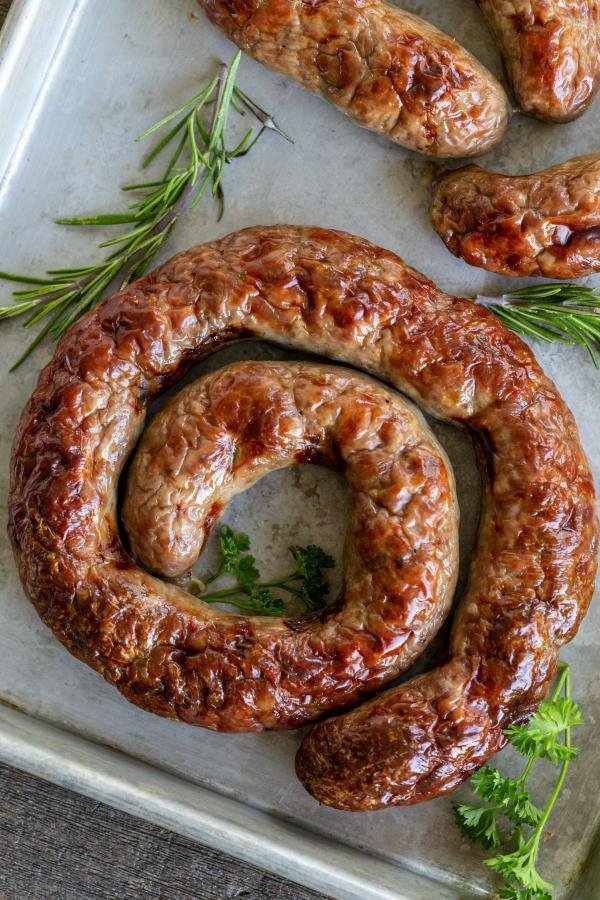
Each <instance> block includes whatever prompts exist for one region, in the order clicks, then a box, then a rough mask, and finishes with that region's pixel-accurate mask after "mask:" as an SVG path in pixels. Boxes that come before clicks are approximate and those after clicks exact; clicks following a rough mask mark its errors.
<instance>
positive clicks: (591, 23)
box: [476, 0, 600, 122]
mask: <svg viewBox="0 0 600 900" xmlns="http://www.w3.org/2000/svg"><path fill="white" fill-rule="evenodd" d="M476 2H477V3H478V4H479V6H480V7H481V8H482V10H483V11H484V13H485V14H486V16H487V17H488V19H489V21H490V24H491V26H492V29H493V31H494V33H495V34H496V37H497V38H498V41H499V43H500V47H501V50H502V55H503V57H504V64H505V66H506V71H507V73H508V77H509V79H510V82H511V84H512V87H513V90H514V92H515V96H516V98H517V102H518V103H519V106H520V107H521V109H522V110H523V112H525V113H527V114H528V115H531V116H535V117H536V118H538V119H545V120H550V121H552V122H569V121H570V120H571V119H575V118H577V116H580V115H581V114H582V113H583V112H585V110H586V109H587V108H588V106H589V105H590V103H591V102H592V100H593V99H594V96H595V95H596V92H597V90H598V87H600V0H476Z"/></svg>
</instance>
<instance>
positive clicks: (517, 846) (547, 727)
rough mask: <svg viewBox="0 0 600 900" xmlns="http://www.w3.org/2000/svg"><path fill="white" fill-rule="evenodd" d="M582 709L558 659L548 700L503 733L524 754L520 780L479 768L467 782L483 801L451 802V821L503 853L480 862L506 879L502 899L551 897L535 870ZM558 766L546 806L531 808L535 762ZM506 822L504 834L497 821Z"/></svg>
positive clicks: (571, 754)
mask: <svg viewBox="0 0 600 900" xmlns="http://www.w3.org/2000/svg"><path fill="white" fill-rule="evenodd" d="M582 723H583V718H582V716H581V710H580V709H579V707H578V705H577V704H576V703H575V701H574V700H572V699H571V673H570V669H569V666H568V665H567V664H566V663H560V665H559V669H558V678H557V680H556V683H555V685H554V689H553V691H552V693H551V695H550V697H549V698H548V699H547V700H544V702H543V703H541V704H540V707H539V709H538V711H537V712H536V713H534V714H533V716H532V717H531V718H530V719H529V722H527V724H525V725H511V726H510V727H509V728H507V729H506V731H505V732H504V733H505V735H506V737H507V738H508V739H509V741H510V742H511V744H512V745H513V746H514V747H515V749H516V750H518V752H519V753H521V754H522V755H523V756H525V757H526V758H527V762H526V764H525V767H524V769H523V771H522V773H521V775H520V776H519V778H516V779H515V778H504V777H503V776H502V775H501V774H500V772H499V771H498V770H497V769H492V768H490V767H489V766H484V767H483V768H482V769H479V771H478V772H476V773H475V774H474V775H473V776H472V778H471V781H470V784H471V787H472V788H473V790H474V791H475V793H476V794H477V795H478V796H479V797H480V798H481V799H482V800H483V801H484V802H485V805H479V804H469V803H454V804H453V806H454V812H455V816H456V822H457V824H458V826H459V828H460V829H461V831H462V832H463V834H465V835H466V836H467V837H469V838H470V839H471V840H473V841H476V842H477V843H479V844H482V845H483V846H484V847H486V848H494V849H499V848H501V847H503V845H504V850H505V852H503V853H499V854H497V855H496V856H492V857H490V858H489V859H486V860H484V862H485V864H486V865H487V866H489V867H490V868H491V869H493V870H494V871H495V872H498V873H499V874H500V875H502V876H503V877H504V879H505V883H504V885H503V887H502V888H501V890H500V892H499V896H500V897H502V898H503V900H551V898H552V891H553V886H552V885H551V884H549V883H548V882H547V881H545V880H544V879H543V878H542V876H541V875H540V874H539V872H538V870H537V857H538V852H539V848H540V842H541V840H542V837H543V834H544V829H545V827H546V824H547V822H548V819H549V818H550V814H551V812H552V809H553V808H554V804H555V803H556V800H557V798H558V795H559V793H560V790H561V788H562V786H563V784H564V781H565V778H566V775H567V770H568V768H569V763H570V762H571V760H572V759H573V757H574V756H576V755H577V753H578V752H579V751H578V750H577V748H576V747H573V746H572V744H571V728H572V727H573V726H574V725H581V724H582ZM540 759H544V760H547V761H548V762H550V763H553V764H554V765H558V766H560V769H559V771H558V776H557V778H556V781H555V784H554V787H553V789H552V791H551V793H550V797H549V798H548V800H547V802H546V804H545V806H544V807H543V808H539V807H537V806H535V805H534V804H533V803H532V801H531V799H530V796H529V794H528V792H527V789H526V784H527V779H528V778H529V775H530V774H531V770H532V769H533V766H534V765H535V763H536V761H537V760H540ZM503 823H504V824H508V825H510V831H509V832H508V834H506V836H503V834H502V830H501V828H502V824H503Z"/></svg>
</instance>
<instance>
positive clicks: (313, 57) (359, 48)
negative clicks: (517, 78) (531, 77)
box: [199, 0, 508, 157]
mask: <svg viewBox="0 0 600 900" xmlns="http://www.w3.org/2000/svg"><path fill="white" fill-rule="evenodd" d="M199 2H200V5H201V6H202V8H203V9H204V10H205V12H206V14H207V15H208V17H209V18H210V20H211V21H212V22H214V23H215V24H216V25H218V26H219V28H221V29H222V30H223V31H224V32H225V34H226V35H227V36H228V37H230V38H231V39H232V40H233V41H235V43H236V44H237V45H238V47H240V48H241V49H242V50H244V51H245V52H246V53H248V54H249V55H250V56H253V57H254V58H255V59H257V60H258V61H259V62H261V63H264V64H265V65H266V66H268V67H269V68H270V69H273V70H274V71H275V72H280V73H281V74H283V75H287V76H288V78H292V79H293V80H294V81H297V82H298V83H299V84H301V85H302V86H303V87H305V88H307V89H308V90H309V91H312V93H314V94H319V95H320V96H321V97H323V98H324V99H326V100H329V101H330V102H331V103H333V104H334V106H337V107H338V109H341V110H342V111H343V112H345V113H346V114H347V115H349V116H350V117H351V118H352V119H354V121H355V122H357V123H358V124H359V125H362V126H364V127H365V128H370V129H371V130H372V131H375V132H377V133H378V134H383V135H385V136H386V137H388V138H390V139H391V140H393V141H396V142H397V143H399V144H402V145H403V146H404V147H409V148H410V149H412V150H418V151H420V152H422V153H428V154H431V155H434V156H446V157H449V156H477V155H478V154H481V153H485V152H486V151H488V150H489V149H490V148H491V147H493V146H494V145H495V144H496V143H498V141H499V140H500V139H501V138H502V136H503V134H504V132H505V130H506V126H507V124H508V102H507V99H506V95H505V93H504V90H503V88H502V87H501V85H500V84H499V82H498V81H496V79H495V78H494V77H493V76H492V75H491V74H490V73H489V72H488V71H487V69H485V68H484V67H483V66H482V65H480V63H478V62H477V60H476V59H475V58H474V57H473V56H471V54H470V53H468V52H467V51H466V50H465V49H464V48H463V47H461V46H460V44H458V43H457V42H456V41H455V40H454V39H453V38H451V37H450V36H449V35H447V34H444V33H443V32H442V31H439V30H438V29H437V28H434V26H433V25H431V24H430V23H429V22H426V21H425V20H424V19H420V18H419V17H418V16H414V15H412V14H410V13H407V12H404V10H401V9H398V8H397V7H396V6H393V5H391V4H389V3H385V2H383V0H317V2H306V0H199Z"/></svg>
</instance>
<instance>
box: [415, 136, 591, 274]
mask: <svg viewBox="0 0 600 900" xmlns="http://www.w3.org/2000/svg"><path fill="white" fill-rule="evenodd" d="M431 222H432V225H433V227H434V229H435V230H436V231H437V233H438V234H439V236H440V237H441V238H442V240H443V241H444V243H445V244H446V246H447V247H448V249H449V250H450V251H451V252H452V253H453V254H454V255H455V256H459V257H462V259H464V260H465V262H468V263H469V264H470V265H472V266H479V267H480V268H482V269H487V270H488V271H490V272H498V273H499V274H500V275H519V276H522V275H528V276H540V277H544V278H560V279H564V278H582V277H584V276H585V275H591V274H592V273H593V272H599V271H600V154H598V153H595V154H591V155H589V156H580V157H577V158H576V159H570V160H568V161H567V162H564V163H560V164H559V165H557V166H553V167H552V168H550V169H545V170H544V171H542V172H535V173H534V174H533V175H517V176H510V175H501V174H499V173H496V172H487V171H486V170H485V169H481V168H479V166H467V167H466V168H464V169H459V170H458V171H456V172H451V173H449V174H448V175H445V176H444V177H443V178H441V179H440V180H439V181H438V183H437V185H436V187H435V189H434V193H433V198H432V204H431Z"/></svg>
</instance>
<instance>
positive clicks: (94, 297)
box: [0, 52, 291, 371]
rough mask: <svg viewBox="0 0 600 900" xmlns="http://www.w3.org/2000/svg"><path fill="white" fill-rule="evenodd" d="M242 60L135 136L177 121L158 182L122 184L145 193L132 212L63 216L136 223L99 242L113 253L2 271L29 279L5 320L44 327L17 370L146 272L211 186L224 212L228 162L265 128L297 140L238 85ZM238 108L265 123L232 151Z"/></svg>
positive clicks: (164, 142) (77, 221)
mask: <svg viewBox="0 0 600 900" xmlns="http://www.w3.org/2000/svg"><path fill="white" fill-rule="evenodd" d="M240 58H241V53H240V52H238V53H236V55H235V56H234V58H233V60H232V62H231V63H230V65H229V66H228V67H227V66H225V65H221V66H220V68H219V72H218V74H217V75H216V76H215V77H214V78H212V79H211V80H210V81H209V83H208V84H207V85H206V87H204V88H203V89H202V90H201V91H200V92H199V93H198V94H196V95H195V96H194V97H192V98H191V100H188V102H187V103H184V104H183V105H182V106H180V107H179V108H178V109H176V110H175V111H174V112H172V113H170V114H169V115H168V116H165V117H164V118H163V119H161V120H160V122H157V123H156V124H155V125H153V126H152V127H151V128H149V129H148V130H147V131H145V132H144V134H142V135H140V137H139V138H137V139H136V140H138V141H141V140H144V139H145V138H148V137H150V135H153V134H155V133H156V132H157V131H159V130H162V129H164V128H166V127H167V126H170V127H169V129H168V131H167V132H166V133H165V134H164V136H163V137H162V138H160V140H159V141H158V142H157V143H156V144H155V146H154V147H152V149H151V150H150V151H149V152H148V153H147V155H146V156H145V158H144V160H143V162H142V168H143V169H145V168H147V167H148V166H149V165H150V164H151V163H152V162H153V161H154V160H155V159H156V158H157V157H158V156H160V155H161V154H162V153H163V152H164V151H165V150H166V148H167V147H169V146H171V145H173V146H174V149H173V152H172V154H171V156H170V158H169V160H168V163H167V166H166V169H165V170H164V172H163V174H162V176H161V177H160V178H159V179H158V180H156V181H146V182H142V183H138V184H128V185H126V186H125V187H124V188H123V190H124V191H127V192H135V193H139V195H140V199H139V200H136V201H135V202H134V203H132V204H131V205H130V206H129V207H128V209H127V211H126V212H123V213H109V214H106V215H92V216H78V217H75V218H62V219H58V220H57V224H59V225H79V226H81V225H94V226H111V225H129V226H131V227H129V228H128V229H126V230H125V231H123V232H122V233H120V234H118V235H116V236H115V237H113V238H110V239H109V240H106V241H103V242H102V243H101V244H99V247H101V248H103V249H106V248H110V252H109V255H108V256H107V257H106V258H105V259H104V260H103V261H102V262H100V263H96V264H94V265H85V266H81V267H76V268H69V269H51V270H49V271H48V273H47V275H48V276H49V277H47V278H36V277H34V276H31V275H20V274H15V273H11V272H0V278H2V279H5V280H7V281H13V282H18V283H20V284H25V285H28V287H27V288H25V289H23V290H18V291H15V293H14V295H13V299H14V303H13V305H12V306H5V307H2V308H0V320H1V319H8V318H13V317H15V316H22V315H26V314H27V315H29V318H28V319H27V321H26V322H25V323H24V325H25V327H26V328H34V327H35V326H38V325H41V327H40V329H39V331H38V332H37V335H36V337H35V338H34V340H33V341H32V342H31V344H30V345H29V346H28V347H27V349H26V350H25V352H24V353H23V355H22V356H21V357H20V358H19V359H18V360H17V361H16V363H15V364H14V365H13V366H12V368H11V371H13V370H14V369H16V368H17V367H18V366H20V365H21V363H22V362H23V361H24V360H25V359H26V358H27V357H28V356H29V354H30V353H31V352H32V350H33V349H34V348H35V347H36V346H37V345H38V344H39V343H40V342H41V340H42V339H43V338H44V337H45V336H46V335H47V334H49V335H50V336H51V337H52V338H53V339H55V340H56V339H57V338H59V337H60V335H61V334H62V333H63V332H64V331H65V330H66V329H67V328H68V327H69V325H71V324H72V323H73V322H75V321H76V320H77V319H78V318H79V317H80V316H81V315H82V314H83V313H84V312H86V311H87V310H88V309H90V308H91V307H92V306H94V304H95V303H97V302H98V300H100V299H101V297H102V296H104V294H105V293H106V291H107V290H108V288H109V287H110V286H111V285H112V284H113V282H115V281H116V279H117V278H118V279H120V281H118V282H117V284H118V285H119V286H120V287H121V288H124V287H126V286H127V285H128V284H129V283H130V282H131V281H133V280H134V279H135V278H138V277H139V276H141V275H142V274H143V273H144V272H145V271H146V270H147V268H148V266H149V264H150V262H151V260H152V259H153V258H154V256H155V255H156V253H157V252H158V250H159V249H160V248H161V247H162V246H163V245H164V244H165V243H166V241H167V240H168V238H169V236H170V234H171V232H172V230H173V228H174V226H175V224H176V222H177V220H178V218H179V216H180V215H181V214H182V213H183V212H184V211H185V209H187V208H189V209H193V208H194V207H196V206H197V205H198V203H199V202H200V201H201V200H202V198H203V197H204V195H205V194H206V192H207V190H208V189H209V188H210V192H211V194H212V195H213V196H214V197H216V198H217V199H218V202H219V204H220V215H222V213H223V208H224V195H223V188H222V183H221V182H222V179H223V172H224V169H225V166H226V165H227V164H229V163H231V162H232V161H233V160H234V159H236V158H238V157H241V156H244V155H246V154H247V153H248V152H249V151H250V150H251V149H252V147H253V146H254V145H255V144H256V142H257V141H258V140H259V138H260V137H261V136H262V135H263V133H264V132H265V130H267V129H270V130H271V131H275V132H276V133H277V134H279V135H280V136H281V137H283V138H285V140H287V141H291V138H289V137H288V135H286V134H285V133H284V132H283V131H282V130H281V129H280V128H279V127H278V126H277V125H276V123H275V121H274V120H273V118H272V117H271V116H270V115H269V113H267V112H265V111H264V110H263V109H261V108H260V106H258V104H257V103H255V102H254V101H253V100H251V99H250V98H249V97H247V96H246V94H245V93H244V92H243V91H242V90H241V89H240V88H238V87H236V84H235V79H236V75H237V70H238V66H239V63H240ZM210 106H212V112H211V114H210V117H208V122H207V121H206V118H205V117H204V116H205V113H206V110H207V109H208V108H209V107H210ZM232 107H233V109H234V110H235V111H236V112H237V113H239V114H240V115H241V116H244V115H245V114H246V111H248V112H250V113H251V114H252V116H253V117H254V118H255V119H256V120H257V121H258V122H259V125H260V127H259V128H258V129H257V130H256V133H255V132H254V129H253V128H249V129H248V130H247V131H246V133H245V134H244V136H243V137H242V139H241V141H240V142H239V143H238V144H237V145H236V146H235V147H233V148H232V149H228V148H227V146H226V143H225V129H226V126H227V121H228V117H229V113H230V111H231V108H232ZM219 218H220V216H219ZM113 248H116V249H113ZM41 323H44V324H43V325H42V324H41Z"/></svg>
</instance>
